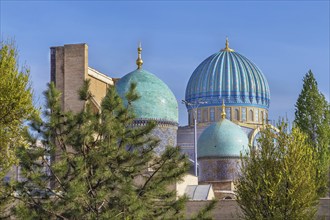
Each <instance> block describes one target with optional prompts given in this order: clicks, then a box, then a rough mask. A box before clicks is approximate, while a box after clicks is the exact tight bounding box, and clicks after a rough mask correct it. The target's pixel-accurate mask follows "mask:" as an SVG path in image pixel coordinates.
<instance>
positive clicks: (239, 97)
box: [185, 42, 270, 109]
mask: <svg viewBox="0 0 330 220" xmlns="http://www.w3.org/2000/svg"><path fill="white" fill-rule="evenodd" d="M223 99H224V101H225V104H226V105H232V106H233V105H239V106H254V107H259V108H266V109H268V108H269V102H270V91H269V86H268V82H267V79H266V77H265V76H264V74H263V73H262V72H261V70H260V69H259V68H258V67H257V66H256V65H255V64H254V63H253V62H251V61H250V60H249V59H247V58H246V57H244V56H243V55H241V54H239V53H237V52H234V51H233V50H232V49H230V48H229V47H228V42H227V43H226V48H225V49H223V50H221V51H219V52H217V53H215V54H213V55H211V56H210V57H208V58H207V59H205V60H204V61H203V62H202V63H201V64H200V65H199V66H198V67H197V68H196V69H195V71H194V72H193V74H192V75H191V77H190V79H189V81H188V85H187V87H186V96H185V100H186V101H187V102H190V103H195V102H198V101H199V100H202V101H203V102H205V103H206V104H201V105H200V107H203V106H217V105H220V104H221V101H222V100H223Z"/></svg>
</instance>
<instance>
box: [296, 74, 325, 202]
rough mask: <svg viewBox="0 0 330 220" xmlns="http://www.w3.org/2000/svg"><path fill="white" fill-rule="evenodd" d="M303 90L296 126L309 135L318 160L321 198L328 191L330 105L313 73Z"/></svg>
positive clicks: (306, 79) (317, 177)
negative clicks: (319, 88)
mask: <svg viewBox="0 0 330 220" xmlns="http://www.w3.org/2000/svg"><path fill="white" fill-rule="evenodd" d="M303 82H304V83H303V88H302V91H301V93H300V95H299V97H298V100H297V103H296V105H295V107H296V111H295V121H294V122H295V124H296V125H297V126H298V127H299V128H300V129H301V131H303V132H305V133H306V134H307V135H308V140H309V142H310V144H311V145H313V147H314V157H315V158H317V162H318V163H317V165H316V167H317V170H316V181H317V185H318V195H319V197H322V196H325V195H326V193H327V190H328V184H329V183H328V173H329V165H330V153H329V146H330V105H329V103H328V102H327V100H326V99H325V97H324V95H323V94H322V93H320V91H319V90H318V87H317V82H316V80H315V78H314V75H313V73H312V71H309V72H308V73H307V74H306V75H305V77H304V79H303Z"/></svg>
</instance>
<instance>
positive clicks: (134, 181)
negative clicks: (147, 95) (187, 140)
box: [13, 81, 189, 219]
mask: <svg viewBox="0 0 330 220" xmlns="http://www.w3.org/2000/svg"><path fill="white" fill-rule="evenodd" d="M88 87H89V82H88V81H86V82H85V85H84V86H83V88H82V89H81V91H80V93H79V94H80V98H81V99H82V100H84V101H85V103H86V105H85V108H84V109H83V110H82V111H81V112H79V113H77V114H74V113H72V112H63V111H62V110H61V107H60V93H59V92H58V91H57V90H56V89H55V86H54V84H50V85H49V89H48V90H47V91H46V92H45V95H46V100H47V104H46V111H45V112H44V118H45V120H42V119H40V118H35V119H34V120H33V121H32V123H31V128H33V129H34V130H35V131H36V132H32V133H31V132H30V133H28V132H27V140H28V142H29V143H30V145H29V148H21V149H20V151H19V157H20V159H21V167H22V173H23V176H24V178H25V179H24V180H23V181H21V182H18V183H17V184H16V186H15V187H16V191H17V195H16V196H15V198H16V199H17V203H18V205H17V206H16V207H15V208H14V209H13V213H14V214H15V216H16V217H18V218H22V219H44V218H49V217H50V218H58V219H164V218H170V219H180V218H182V215H183V212H182V209H183V208H184V203H185V201H186V198H185V197H182V198H178V199H177V197H176V189H175V187H173V186H174V184H175V183H176V182H177V181H179V180H180V179H181V178H182V177H183V175H184V173H185V172H186V171H187V169H188V167H189V162H188V160H187V158H186V156H183V155H181V154H180V151H179V148H177V147H171V146H168V147H167V148H166V150H165V151H164V152H163V153H162V154H161V155H160V156H156V155H155V153H154V149H155V148H156V147H157V145H158V143H159V140H157V139H156V138H154V137H152V136H151V135H150V132H151V131H152V129H153V128H154V127H155V126H156V124H155V122H152V121H151V122H150V123H148V124H147V125H146V126H144V127H134V126H133V123H132V122H133V120H134V114H133V113H132V109H131V106H130V104H129V106H124V105H123V103H122V100H121V99H120V97H119V96H118V95H117V93H116V91H115V88H114V87H109V88H108V90H107V94H106V96H105V98H104V99H103V101H102V104H101V110H100V112H95V111H94V110H93V107H92V102H91V94H90V93H89V92H88ZM135 87H136V85H135V84H132V85H131V89H130V91H129V92H128V94H127V95H126V98H127V100H128V103H132V102H134V101H135V100H136V99H138V98H139V97H138V95H137V94H136V93H135ZM37 139H39V140H41V142H42V147H40V146H38V145H37V144H36V143H38V142H37V141H36V140H37ZM49 158H54V160H49Z"/></svg>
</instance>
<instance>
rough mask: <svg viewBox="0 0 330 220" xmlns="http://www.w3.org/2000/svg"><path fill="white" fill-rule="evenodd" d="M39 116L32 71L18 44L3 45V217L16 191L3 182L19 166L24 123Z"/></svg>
mask: <svg viewBox="0 0 330 220" xmlns="http://www.w3.org/2000/svg"><path fill="white" fill-rule="evenodd" d="M34 113H35V109H34V107H33V105H32V91H31V87H30V85H29V71H28V69H26V68H25V67H23V68H22V69H21V70H20V69H19V65H18V54H17V50H16V47H15V44H14V43H7V42H3V41H1V42H0V152H1V153H0V181H1V182H0V217H1V214H2V213H4V210H3V209H4V208H5V207H4V206H3V203H5V201H6V200H7V198H8V196H9V195H10V193H11V192H12V190H11V188H10V187H9V186H8V185H7V183H6V181H3V179H4V177H5V176H6V174H7V173H8V171H9V170H10V168H11V167H12V166H13V165H14V164H17V158H16V157H15V150H16V148H17V147H18V146H19V145H22V144H24V140H23V138H22V135H21V134H22V131H23V130H24V126H23V122H24V121H25V120H27V119H29V118H30V116H31V115H32V114H34Z"/></svg>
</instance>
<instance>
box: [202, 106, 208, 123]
mask: <svg viewBox="0 0 330 220" xmlns="http://www.w3.org/2000/svg"><path fill="white" fill-rule="evenodd" d="M207 121H208V109H203V122H207Z"/></svg>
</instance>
